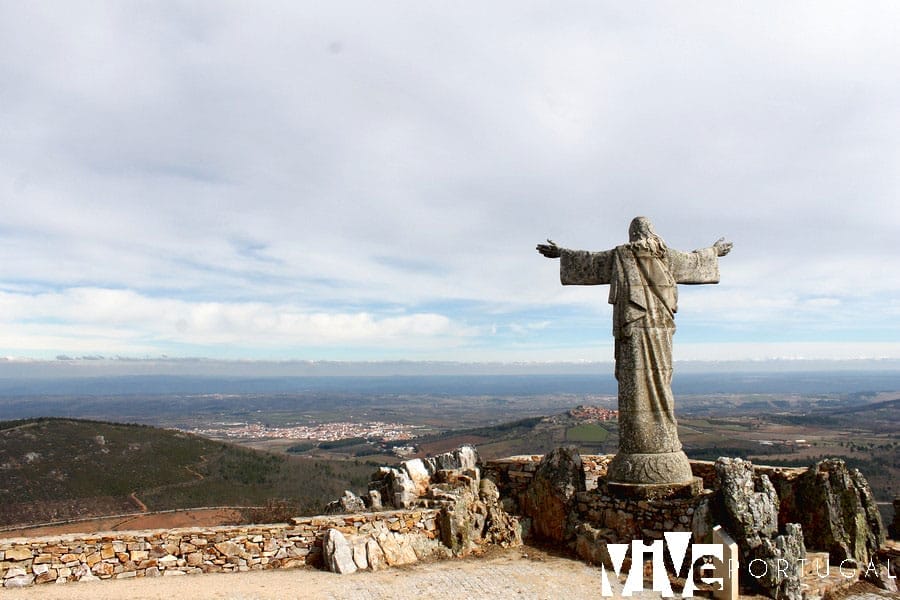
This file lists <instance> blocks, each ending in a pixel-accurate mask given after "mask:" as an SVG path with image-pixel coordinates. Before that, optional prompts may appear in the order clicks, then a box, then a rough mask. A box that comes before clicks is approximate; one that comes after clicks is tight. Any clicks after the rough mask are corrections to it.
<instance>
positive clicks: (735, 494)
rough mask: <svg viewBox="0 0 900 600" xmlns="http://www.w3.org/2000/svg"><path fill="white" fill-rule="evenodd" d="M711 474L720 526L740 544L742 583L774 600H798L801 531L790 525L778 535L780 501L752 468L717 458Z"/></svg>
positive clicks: (742, 462) (803, 552) (802, 547)
mask: <svg viewBox="0 0 900 600" xmlns="http://www.w3.org/2000/svg"><path fill="white" fill-rule="evenodd" d="M715 469H716V476H717V477H718V480H719V482H720V489H719V512H720V518H721V519H722V524H723V526H724V529H725V531H726V532H728V534H729V535H730V536H731V537H732V538H734V540H735V541H736V542H737V544H738V547H739V549H740V553H741V564H742V565H747V567H748V568H747V569H742V570H741V576H742V580H743V581H744V582H745V583H753V584H755V585H757V586H759V587H760V588H762V589H763V590H764V591H765V593H766V594H767V595H769V596H770V597H771V598H775V599H776V600H781V599H784V600H802V597H803V594H802V592H801V584H800V579H801V577H802V573H801V572H800V568H801V566H802V562H801V561H800V559H802V558H805V557H806V547H805V545H804V542H803V529H802V528H801V526H800V525H798V524H795V523H788V524H787V525H786V526H785V531H784V534H783V535H778V508H779V501H778V495H777V494H776V493H775V488H774V486H773V485H772V483H771V482H770V481H769V478H768V477H767V476H766V475H758V474H756V473H754V471H753V463H751V462H750V461H748V460H741V459H740V458H720V459H718V460H717V461H716V464H715Z"/></svg>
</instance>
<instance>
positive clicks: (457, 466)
mask: <svg viewBox="0 0 900 600" xmlns="http://www.w3.org/2000/svg"><path fill="white" fill-rule="evenodd" d="M477 468H478V452H477V451H476V450H475V448H474V447H473V446H461V447H459V448H457V449H456V450H453V451H452V452H445V453H443V454H439V455H437V456H432V457H428V458H413V459H410V460H407V461H404V462H403V463H401V464H400V467H399V468H393V467H381V468H380V469H378V471H376V472H375V473H374V474H373V475H372V480H371V481H370V482H369V492H368V496H369V498H370V499H371V501H370V502H369V507H370V508H371V509H372V510H378V508H377V507H376V504H377V505H378V506H379V507H380V506H381V505H382V504H384V505H386V506H392V507H394V508H409V507H411V506H413V505H414V504H415V503H416V500H417V499H419V498H424V497H427V496H428V493H429V491H430V488H431V483H432V481H433V480H434V479H435V476H436V475H437V474H438V473H439V472H440V471H458V472H465V471H471V472H473V473H474V472H475V470H476V469H477Z"/></svg>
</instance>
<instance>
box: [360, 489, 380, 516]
mask: <svg viewBox="0 0 900 600" xmlns="http://www.w3.org/2000/svg"><path fill="white" fill-rule="evenodd" d="M363 499H364V500H366V499H368V500H367V501H366V506H368V508H369V510H372V511H376V510H382V508H384V507H383V506H382V505H381V492H379V491H378V490H369V491H368V493H367V494H366V496H365V497H364V498H363Z"/></svg>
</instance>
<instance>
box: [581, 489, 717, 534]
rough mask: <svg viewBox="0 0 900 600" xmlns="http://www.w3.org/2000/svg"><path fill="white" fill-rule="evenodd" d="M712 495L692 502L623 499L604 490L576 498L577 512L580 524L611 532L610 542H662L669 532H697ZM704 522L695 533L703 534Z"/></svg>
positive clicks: (585, 493) (697, 497) (686, 499)
mask: <svg viewBox="0 0 900 600" xmlns="http://www.w3.org/2000/svg"><path fill="white" fill-rule="evenodd" d="M712 494H713V492H712V491H711V490H704V491H703V492H702V493H701V494H700V495H698V496H694V497H691V498H672V499H665V500H660V499H656V500H636V499H622V498H616V497H614V496H611V495H609V494H608V493H606V491H605V490H604V489H603V488H602V486H601V487H600V488H598V489H595V490H592V491H588V492H580V493H578V494H577V495H576V497H575V499H576V500H577V505H576V512H577V518H578V521H579V522H581V523H587V524H588V525H590V526H591V527H593V528H595V529H605V530H608V531H607V532H606V535H605V536H604V537H605V538H606V539H607V541H609V542H626V543H627V542H630V541H631V540H634V539H646V540H651V539H662V537H663V533H664V532H666V531H693V530H694V529H692V525H693V523H694V515H695V514H696V513H697V511H698V510H701V511H702V510H704V509H703V508H702V507H703V506H704V504H706V503H708V501H709V498H710V497H711V496H712ZM701 518H703V517H702V516H700V515H698V523H697V525H696V527H695V529H698V530H701V531H702V528H703V527H704V526H705V523H703V522H700V521H701ZM710 531H711V530H710Z"/></svg>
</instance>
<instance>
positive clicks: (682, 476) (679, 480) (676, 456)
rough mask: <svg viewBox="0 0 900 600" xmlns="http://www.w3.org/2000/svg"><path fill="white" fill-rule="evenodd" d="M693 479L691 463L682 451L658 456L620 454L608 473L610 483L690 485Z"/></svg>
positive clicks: (613, 460)
mask: <svg viewBox="0 0 900 600" xmlns="http://www.w3.org/2000/svg"><path fill="white" fill-rule="evenodd" d="M693 478H694V474H693V473H692V472H691V463H690V462H689V461H688V457H687V455H686V454H685V453H684V452H682V451H681V450H679V451H678V452H662V453H657V454H631V453H628V452H619V453H618V454H616V456H615V457H614V458H613V459H612V462H610V463H609V469H608V470H607V473H606V480H607V481H608V482H610V483H641V484H690V483H691V481H692V480H693Z"/></svg>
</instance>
